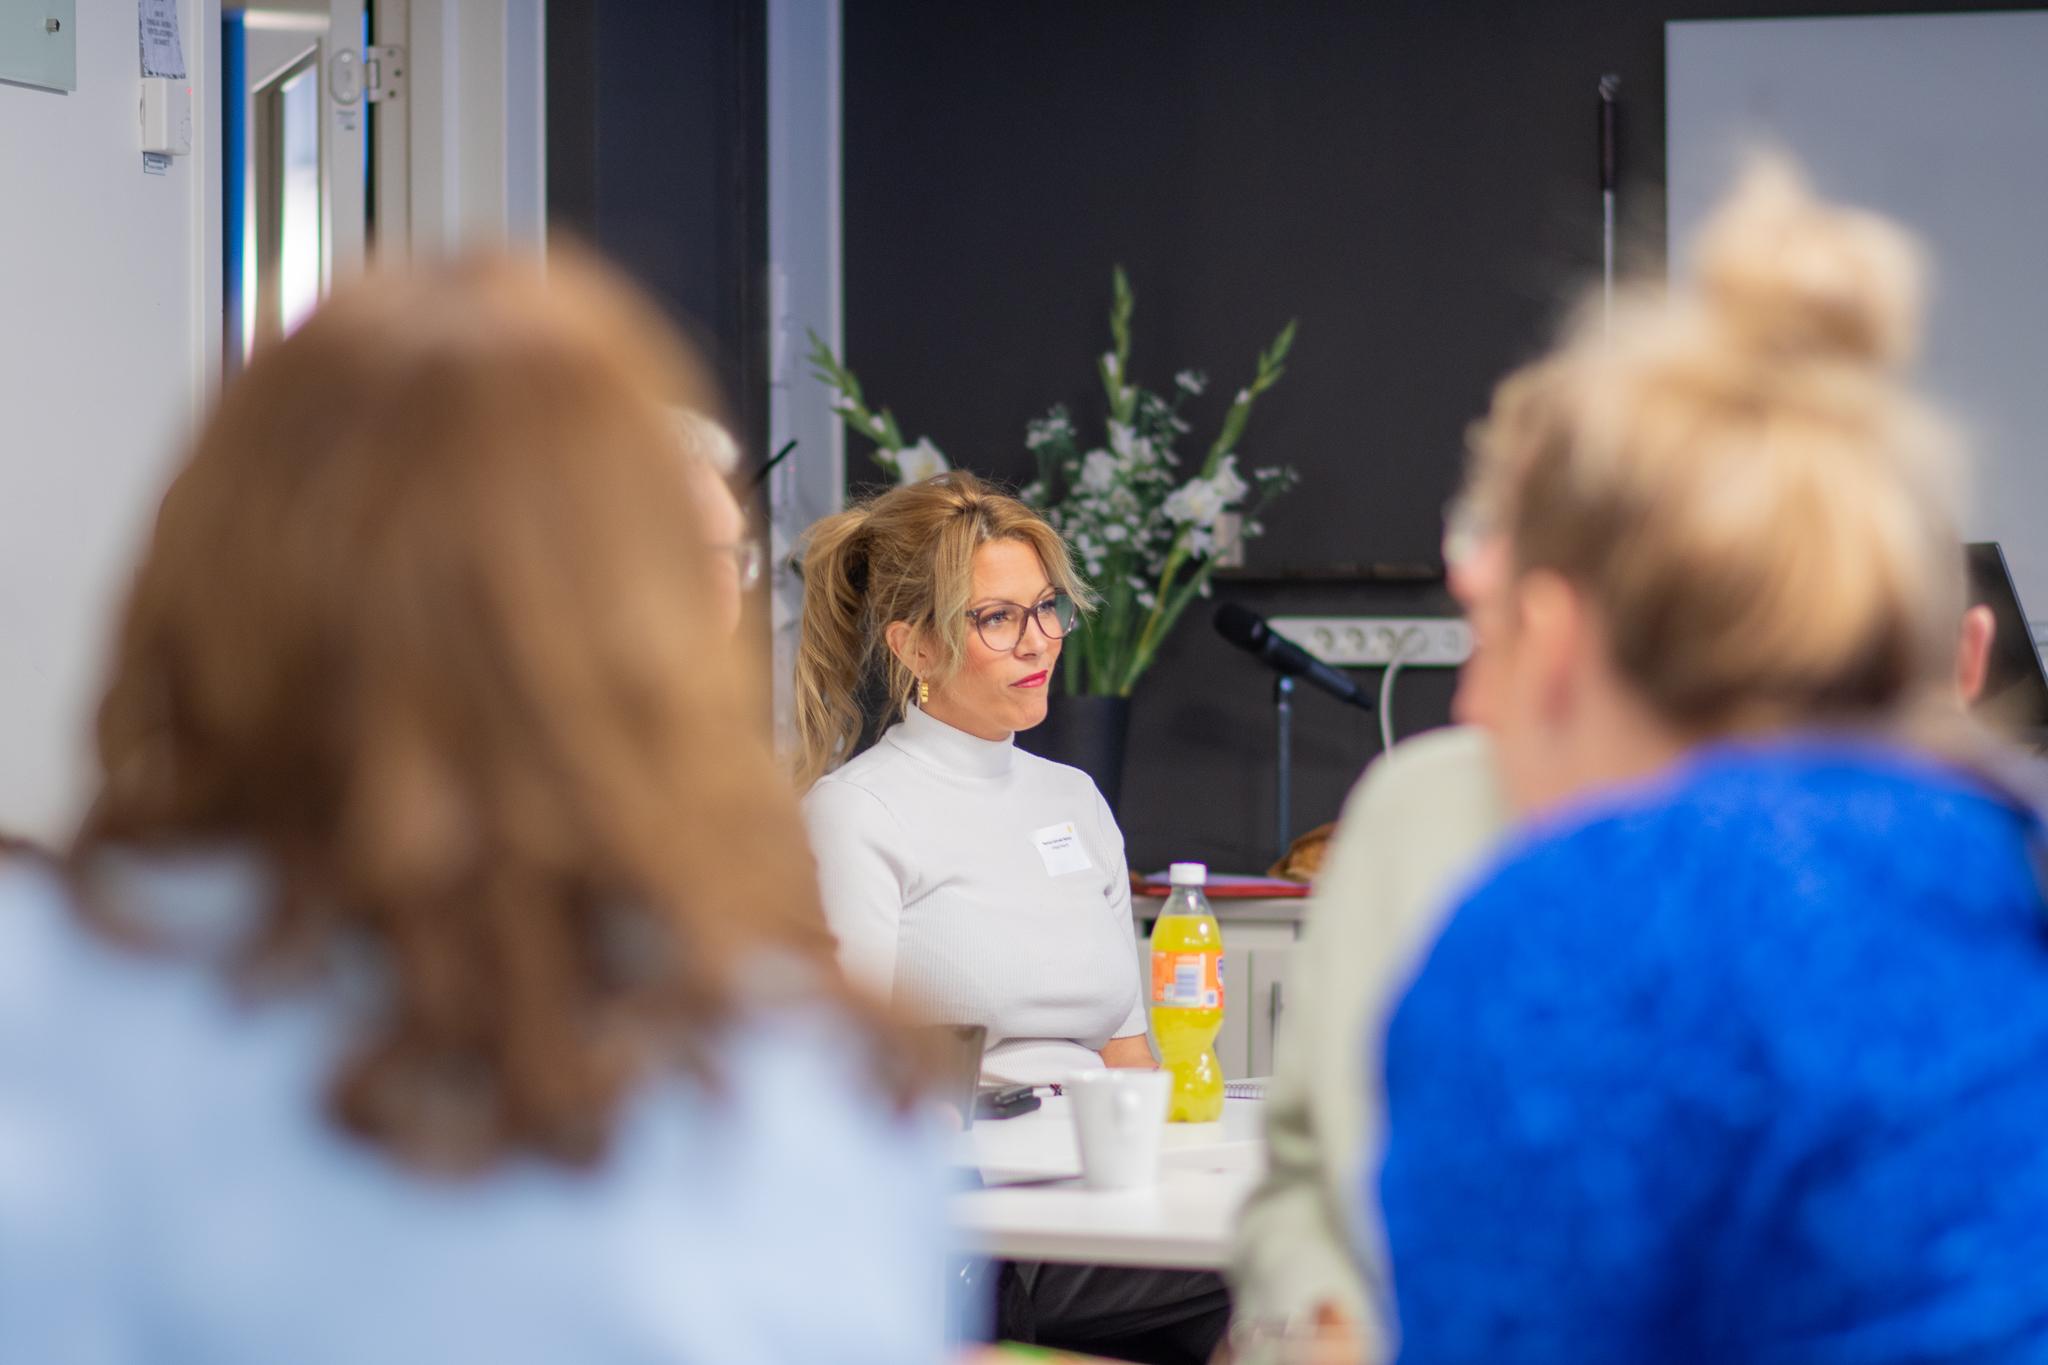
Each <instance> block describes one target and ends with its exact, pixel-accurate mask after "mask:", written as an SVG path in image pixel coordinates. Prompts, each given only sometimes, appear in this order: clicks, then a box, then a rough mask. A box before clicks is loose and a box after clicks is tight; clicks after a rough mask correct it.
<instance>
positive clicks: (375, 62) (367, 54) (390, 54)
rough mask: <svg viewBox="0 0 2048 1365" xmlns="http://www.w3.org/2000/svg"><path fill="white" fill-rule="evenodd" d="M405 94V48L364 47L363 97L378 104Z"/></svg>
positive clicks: (390, 46) (387, 46)
mask: <svg viewBox="0 0 2048 1365" xmlns="http://www.w3.org/2000/svg"><path fill="white" fill-rule="evenodd" d="M403 94H405V49H404V48H402V47H398V46H396V45H379V46H376V47H366V48H364V49H363V99H364V100H365V101H366V102H368V103H370V104H376V103H379V102H380V101H383V100H389V99H397V98H398V97H400V96H401V95H403Z"/></svg>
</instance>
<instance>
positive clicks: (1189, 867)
mask: <svg viewBox="0 0 2048 1365" xmlns="http://www.w3.org/2000/svg"><path fill="white" fill-rule="evenodd" d="M1168 875H1169V878H1170V880H1171V881H1172V883H1173V892H1172V894H1171V895H1169V896H1168V897H1167V898H1166V907H1165V908H1164V909H1162V910H1161V911H1160V912H1159V918H1158V920H1157V921H1156V922H1155V923H1154V924H1153V925H1152V1037H1153V1039H1154V1040H1155V1041H1156V1042H1157V1043H1158V1044H1159V1060H1160V1064H1161V1065H1162V1066H1163V1067H1165V1069H1166V1070H1167V1071H1169V1072H1171V1073H1172V1074H1173V1099H1172V1101H1171V1102H1170V1104H1169V1105H1168V1107H1167V1111H1166V1117H1167V1120H1168V1122H1171V1123H1211V1122H1214V1121H1215V1120H1217V1119H1220V1118H1222V1117H1223V1064H1222V1063H1221V1062H1219V1061H1217V1060H1216V1035H1217V1034H1218V1033H1219V1032H1221V1031H1222V1028H1223V931H1222V930H1221V929H1220V928H1219V927H1217V924H1216V915H1215V913H1214V912H1213V911H1212V910H1210V909H1209V898H1208V897H1207V896H1205V895H1203V894H1202V887H1203V886H1204V885H1205V884H1206V883H1207V882H1208V880H1209V869H1208V867H1206V866H1205V865H1204V864H1202V863H1175V864H1174V865H1173V867H1172V870H1171V872H1170V873H1169V874H1168Z"/></svg>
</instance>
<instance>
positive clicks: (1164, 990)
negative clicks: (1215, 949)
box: [1152, 952, 1223, 1010]
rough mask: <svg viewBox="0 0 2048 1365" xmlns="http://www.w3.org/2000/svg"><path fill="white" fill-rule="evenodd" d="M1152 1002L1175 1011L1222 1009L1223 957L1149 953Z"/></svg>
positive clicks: (1207, 954)
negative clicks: (1150, 957) (1170, 1007)
mask: <svg viewBox="0 0 2048 1365" xmlns="http://www.w3.org/2000/svg"><path fill="white" fill-rule="evenodd" d="M1152 1003H1153V1004H1155V1005H1168V1006H1172V1007H1174V1008H1177V1009H1195V1010H1220V1009H1222V1008H1223V954H1221V953H1174V952H1154V953H1153V954H1152Z"/></svg>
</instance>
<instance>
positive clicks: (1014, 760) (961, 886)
mask: <svg viewBox="0 0 2048 1365" xmlns="http://www.w3.org/2000/svg"><path fill="white" fill-rule="evenodd" d="M804 818H805V821H806V822H807V823H808V824H809V826H810V833H811V847H812V849H813V850H814V851H815V852H816V854H817V858H818V874H819V879H820V882H821V883H822V887H823V891H824V900H825V917H826V919H827V920H828V921H829V922H830V923H831V926H832V931H833V933H834V934H836V935H837V936H838V938H839V956H840V961H841V962H842V963H843V964H844V965H845V967H846V971H847V974H848V975H849V976H851V977H853V978H854V979H855V980H856V981H859V982H861V983H862V984H864V985H867V986H869V987H870V988H872V989H874V990H877V991H879V992H881V993H883V994H884V995H886V996H889V997H890V998H892V999H894V1001H895V1002H896V1003H897V1004H898V1005H899V1006H901V1007H903V1008H904V1009H906V1010H908V1011H910V1012H911V1013H912V1014H914V1015H915V1016H917V1017H920V1018H924V1019H927V1020H930V1021H932V1022H934V1023H947V1024H982V1025H985V1026H986V1027H987V1029H988V1042H989V1047H988V1050H987V1052H985V1053H984V1054H983V1058H982V1062H983V1068H982V1069H983V1074H984V1075H985V1076H987V1077H988V1078H990V1079H1000V1080H1010V1081H1020V1082H1023V1081H1029V1082H1032V1083H1045V1082H1050V1081H1058V1080H1062V1079H1064V1078H1065V1077H1066V1076H1067V1075H1068V1074H1069V1073H1071V1072H1074V1071H1078V1070H1083V1069H1085V1068H1088V1067H1094V1066H1100V1065H1101V1064H1102V1059H1101V1058H1100V1057H1099V1056H1097V1055H1096V1054H1097V1052H1098V1051H1099V1049H1101V1047H1102V1046H1103V1045H1104V1044H1105V1043H1107V1042H1108V1041H1109V1040H1110V1039H1111V1038H1124V1037H1129V1036H1131V1035H1133V1034H1141V1033H1143V1032H1144V1031H1145V1008H1144V1002H1143V1001H1142V1000H1141V999H1140V998H1139V991H1138V969H1137V957H1136V953H1137V944H1136V941H1135V938H1134V931H1133V928H1132V925H1131V883H1130V873H1129V870H1128V868H1127V867H1126V865H1125V863H1124V839H1123V833H1122V832H1121V831H1120V830H1118V829H1117V827H1116V820H1115V819H1114V817H1112V816H1111V815H1110V813H1109V806H1108V805H1107V804H1106V803H1105V802H1104V801H1103V799H1102V794H1101V793H1100V792H1098V791H1096V789H1095V784H1094V783H1093V782H1092V781H1090V780H1089V778H1088V775H1087V774H1086V773H1083V772H1081V771H1080V770H1079V769H1076V768H1069V767H1066V766H1065V765H1063V764H1059V763H1053V762H1051V761H1049V760H1047V759H1043V758H1040V757H1038V756H1037V755H1036V754H1031V753H1026V752H1024V751H1023V750H1021V749H1019V748H1017V747H1016V745H1015V744H1014V743H1013V742H1012V741H1011V740H1010V739H1003V740H986V739H978V738H976V737H975V736H973V735H970V734H968V733H966V732H965V731H962V730H956V729H954V728H953V727H952V726H950V725H947V724H946V723H945V722H944V721H940V720H935V719H933V718H932V717H931V716H929V715H926V714H925V713H924V712H922V711H919V710H917V709H916V708H914V707H913V708H912V709H911V710H910V712H909V714H908V715H907V716H906V717H905V718H904V719H903V721H902V722H901V723H900V724H897V725H893V726H891V727H890V728H889V730H888V731H887V733H885V734H884V735H883V736H882V738H881V739H880V740H879V741H878V742H877V743H876V744H875V746H874V747H873V748H872V749H869V750H868V751H867V752H866V753H863V754H861V755H860V756H858V757H857V758H854V759H853V760H852V761H850V762H849V763H847V764H846V765H845V766H844V767H842V768H840V769H839V770H838V771H837V772H834V773H830V774H828V775H826V776H825V777H823V778H820V779H819V780H818V783H817V785H816V786H814V787H812V788H811V790H810V792H809V793H808V794H807V795H806V796H805V797H804Z"/></svg>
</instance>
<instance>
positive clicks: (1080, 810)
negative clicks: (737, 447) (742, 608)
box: [796, 470, 1228, 1362]
mask: <svg viewBox="0 0 2048 1365" xmlns="http://www.w3.org/2000/svg"><path fill="white" fill-rule="evenodd" d="M803 575H804V615H803V630H802V638H801V642H800V644H799V646H798V653H797V666H796V696H797V730H798V736H799V739H800V743H801V752H800V754H799V757H798V777H799V782H800V784H801V785H802V786H803V787H804V788H805V789H806V790H805V795H804V798H803V806H804V818H805V821H806V823H807V825H808V827H809V829H810V834H811V846H812V849H813V851H814V852H815V853H816V855H817V861H818V874H819V878H820V884H821V890H822V893H823V900H824V905H825V915H826V919H827V921H828V922H829V924H830V926H831V928H832V931H833V933H834V934H835V935H836V936H837V938H838V941H839V955H840V961H841V963H842V964H843V965H844V966H845V968H846V970H847V973H848V974H849V975H850V976H851V977H852V978H853V979H854V980H855V981H856V982H858V983H860V984H862V985H865V986H866V987H868V988H869V989H870V990H873V991H875V992H876V993H878V994H880V995H882V996H883V997H885V998H888V999H891V1000H893V1001H894V1002H895V1004H896V1005H897V1006H898V1007H899V1008H901V1009H903V1010H904V1011H906V1012H907V1013H909V1014H910V1015H911V1016H912V1017H915V1018H922V1019H925V1020H928V1021H931V1022H935V1023H950V1024H981V1025H984V1026H986V1028H987V1030H988V1049H987V1051H986V1053H985V1054H984V1075H985V1077H987V1078H988V1079H991V1080H1004V1081H1017V1082H1028V1083H1033V1084H1040V1083H1050V1082H1058V1081H1062V1080H1064V1079H1065V1078H1066V1077H1067V1076H1069V1075H1070V1074H1072V1073H1074V1072H1076V1071H1081V1070H1086V1069H1089V1068H1094V1067H1101V1066H1112V1067H1149V1066H1152V1065H1153V1064H1154V1063H1153V1059H1152V1052H1151V1047H1150V1045H1149V1044H1148V1043H1147V1041H1146V1037H1145V1009H1144V1002H1143V1001H1142V1000H1141V999H1140V998H1139V992H1138V980H1137V975H1136V972H1135V971H1134V964H1135V961H1136V959H1135V953H1136V943H1135V941H1134V932H1133V928H1132V923H1131V893H1130V879H1129V872H1128V869H1127V866H1126V864H1125V861H1124V843H1123V835H1122V832H1121V831H1119V830H1118V828H1117V825H1116V819H1115V817H1114V816H1112V815H1111V814H1110V811H1109V807H1108V805H1107V804H1106V803H1105V802H1104V801H1103V799H1102V796H1101V793H1099V792H1098V791H1096V789H1095V784H1094V782H1092V781H1091V780H1090V779H1089V778H1088V776H1087V774H1085V773H1082V772H1080V771H1079V770H1077V769H1074V768H1069V767H1065V766H1063V765H1061V764H1057V763H1053V762H1050V761H1048V760H1046V759H1043V758H1040V757H1038V756H1037V755H1035V754H1030V753H1026V752H1024V751H1023V750H1021V749H1018V748H1017V747H1016V744H1015V743H1014V740H1015V736H1016V734H1017V732H1018V731H1020V730H1028V729H1030V728H1031V727H1032V726H1034V725H1037V724H1039V723H1040V722H1041V721H1043V720H1044V719H1045V714H1046V704H1047V698H1048V697H1049V696H1050V695H1051V692H1052V683H1053V680H1054V672H1055V670H1056V669H1057V667H1058V664H1059V656H1060V649H1061V646H1062V644H1063V642H1064V641H1065V638H1066V635H1067V633H1068V632H1069V631H1071V630H1072V629H1074V627H1075V625H1076V623H1077V621H1078V619H1079V612H1080V611H1081V609H1082V608H1083V607H1084V606H1085V605H1086V593H1085V588H1084V587H1083V585H1082V584H1081V582H1080V580H1079V579H1078V577H1077V576H1076V575H1075V573H1074V571H1073V568H1072V566H1071V564H1070V563H1069V561H1068V557H1067V549H1066V546H1065V544H1064V543H1063V542H1062V541H1061V540H1060V538H1059V536H1058V535H1057V534H1056V533H1055V532H1054V531H1053V530H1052V528H1051V527H1049V526H1047V525H1046V524H1045V522H1044V521H1042V520H1041V519H1040V518H1039V517H1038V515H1037V514H1036V513H1034V512H1032V511H1031V509H1030V508H1028V507H1026V506H1025V505H1024V504H1023V503H1021V502H1019V501H1017V500H1016V499H1015V498H1011V497H1008V496H1006V495H1004V494H1002V493H1000V492H998V491H996V490H995V489H993V488H991V487H989V486H988V485H987V484H984V483H982V482H981V481H980V480H978V479H976V478H975V477H974V476H973V475H971V474H967V473H965V472H962V471H958V470H955V471H952V472H949V473H946V474H942V475H940V476H938V477H937V478H934V479H929V480H926V481H925V482H923V483H917V484H910V485H906V486H904V487H900V488H895V489H892V490H890V491H889V492H887V493H884V494H882V495H880V496H879V497H876V498H873V499H871V500H869V501H867V502H864V503H861V504H859V505H857V506H854V507H852V508H849V509H848V510H846V511H844V512H841V513H838V514H837V515H835V516H830V517H826V518H825V519H824V520H822V521H820V522H819V523H818V524H817V525H816V526H814V527H812V528H811V531H810V533H809V535H808V537H807V539H806V544H805V549H804V555H803ZM874 695H879V696H880V698H881V699H882V704H883V711H884V714H883V716H882V717H881V719H882V720H883V722H884V723H885V724H886V725H887V728H886V729H885V730H884V731H883V732H882V735H881V737H880V739H879V740H877V741H876V742H875V744H874V745H873V746H872V747H870V748H868V749H867V750H866V751H865V752H862V753H859V754H857V755H856V753H855V749H856V746H857V745H858V743H859V741H860V738H861V734H862V730H863V721H864V719H865V717H864V715H863V710H862V699H863V698H864V697H870V696H874ZM1001 1298H1002V1304H1001V1312H1000V1315H999V1328H1000V1330H1001V1332H1002V1333H1003V1335H1004V1336H1006V1337H1010V1338H1013V1339H1019V1340H1024V1341H1032V1340H1037V1341H1041V1342H1045V1343H1048V1344H1054V1345H1060V1346H1065V1347H1069V1348H1076V1349H1089V1350H1095V1351H1101V1352H1105V1353H1112V1354H1119V1355H1122V1354H1124V1353H1126V1352H1131V1353H1134V1358H1138V1359H1147V1360H1151V1359H1158V1360H1184V1361H1188V1362H1201V1361H1205V1360H1206V1359H1207V1358H1208V1355H1209V1353H1210V1351H1211V1350H1212V1349H1213V1347H1214V1346H1215V1343H1216V1341H1217V1339H1218V1338H1219V1337H1220V1336H1221V1334H1222V1330H1223V1325H1224V1322H1225V1320H1226V1318H1227V1315H1228V1301H1227V1296H1226V1294H1225V1291H1224V1289H1223V1286H1222V1282H1221V1281H1220V1280H1219V1279H1218V1278H1217V1277H1216V1276H1214V1275H1211V1274H1205V1273H1204V1274H1197V1273H1183V1272H1164V1271H1133V1270H1110V1269H1103V1268H1100V1267H1083V1266H1036V1265H1033V1266H1021V1267H1010V1268H1008V1269H1007V1270H1006V1271H1005V1273H1004V1276H1003V1292H1002V1295H1001Z"/></svg>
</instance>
